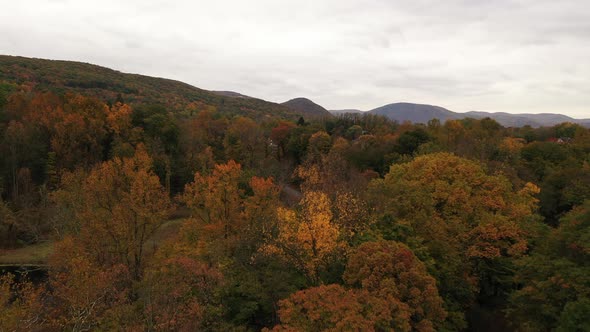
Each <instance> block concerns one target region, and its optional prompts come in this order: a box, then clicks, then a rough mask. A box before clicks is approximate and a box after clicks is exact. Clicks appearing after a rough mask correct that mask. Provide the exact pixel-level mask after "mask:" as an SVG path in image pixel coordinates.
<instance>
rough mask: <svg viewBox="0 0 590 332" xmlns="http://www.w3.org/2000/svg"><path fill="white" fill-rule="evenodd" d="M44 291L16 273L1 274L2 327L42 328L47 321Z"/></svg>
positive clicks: (6, 329)
mask: <svg viewBox="0 0 590 332" xmlns="http://www.w3.org/2000/svg"><path fill="white" fill-rule="evenodd" d="M44 300H45V299H44V298H43V291H42V288H41V287H35V285H33V283H31V282H30V281H27V280H21V281H20V282H18V281H17V280H16V278H15V276H14V275H12V274H10V273H6V274H4V275H2V276H0V328H2V330H3V331H33V330H41V329H42V328H43V327H44V326H45V323H46V319H47V315H46V311H45V308H44Z"/></svg>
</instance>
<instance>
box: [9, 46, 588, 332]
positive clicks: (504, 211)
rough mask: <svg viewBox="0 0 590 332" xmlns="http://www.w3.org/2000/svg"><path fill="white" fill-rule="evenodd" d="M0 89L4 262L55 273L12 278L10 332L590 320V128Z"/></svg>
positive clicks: (156, 85)
mask: <svg viewBox="0 0 590 332" xmlns="http://www.w3.org/2000/svg"><path fill="white" fill-rule="evenodd" d="M0 80H1V81H2V84H1V85H0V156H1V158H0V198H1V199H0V265H2V266H4V267H6V268H8V266H10V267H11V268H13V267H14V266H18V265H19V264H21V265H23V266H24V265H27V264H33V265H35V266H36V267H37V268H41V269H43V270H44V271H46V274H44V276H43V277H42V278H34V279H31V278H28V277H27V276H26V275H21V274H16V276H15V275H13V274H11V273H6V271H4V272H3V273H2V276H0V330H2V331H3V330H6V331H20V330H25V331H28V330H32V331H63V330H75V331H82V330H85V331H104V330H123V331H260V330H264V331H463V330H473V331H510V330H515V331H516V330H518V331H550V330H556V331H584V330H587V329H588V320H587V317H589V316H590V228H589V227H590V130H589V129H588V128H584V127H582V126H580V125H577V124H572V123H562V124H559V125H556V126H552V127H541V128H531V127H530V126H525V127H520V128H505V127H503V126H501V125H500V124H498V123H497V122H496V121H494V120H492V119H489V118H484V119H481V120H476V119H463V120H456V119H453V120H448V121H446V122H440V121H438V120H431V121H428V123H427V124H424V125H422V124H411V123H403V124H400V123H397V122H395V121H391V120H388V119H387V118H385V117H382V116H378V115H373V114H352V113H351V114H342V115H340V116H334V117H326V118H321V119H319V118H316V119H314V118H313V117H312V118H308V117H303V118H300V117H299V115H298V114H296V113H294V112H292V111H290V110H288V109H286V108H285V107H284V106H281V105H277V104H272V103H267V102H264V101H261V100H256V99H251V98H232V97H224V96H220V95H215V94H212V93H209V92H206V91H203V90H199V89H197V88H193V87H191V86H188V85H185V84H183V83H179V82H174V81H169V80H164V79H155V78H148V77H143V76H138V75H129V74H122V73H118V72H115V71H111V70H109V69H105V68H101V67H96V66H91V65H86V64H79V63H70V62H53V61H47V60H36V59H25V58H14V57H0ZM41 247H42V248H45V250H46V252H45V253H44V255H40V256H39V255H38V256H35V258H34V259H32V258H28V257H26V256H25V255H22V258H20V259H21V260H20V261H15V260H14V257H16V254H17V253H22V251H19V250H28V251H26V252H29V253H30V252H34V250H31V248H41ZM18 257H21V256H18ZM0 269H2V267H0Z"/></svg>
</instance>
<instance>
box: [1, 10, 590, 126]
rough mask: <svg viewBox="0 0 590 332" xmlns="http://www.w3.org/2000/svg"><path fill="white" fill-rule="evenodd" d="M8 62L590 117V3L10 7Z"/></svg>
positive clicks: (349, 98)
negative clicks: (66, 63)
mask: <svg viewBox="0 0 590 332" xmlns="http://www.w3.org/2000/svg"><path fill="white" fill-rule="evenodd" d="M0 8H2V10H0V54H9V55H20V56H28V57H38V58H48V59H60V60H74V61H82V62H89V63H93V64H98V65H101V66H105V67H109V68H113V69H116V70H120V71H123V72H131V73H139V74H144V75H150V76H159V77H165V78H171V79H176V80H180V81H183V82H186V83H189V84H192V85H194V86H197V87H200V88H203V89H208V90H231V91H236V92H240V93H242V94H246V95H249V96H253V97H258V98H262V99H265V100H269V101H274V102H283V101H286V100H289V99H291V98H295V97H307V98H309V99H311V100H313V101H315V102H316V103H318V104H320V105H322V106H324V107H326V108H327V109H345V108H346V109H348V108H355V109H361V110H370V109H373V108H376V107H379V106H382V105H385V104H389V103H393V102H401V101H405V102H415V103H425V104H433V105H438V106H442V107H445V108H448V109H450V110H452V111H456V112H467V111H490V112H509V113H562V114H566V115H570V116H573V117H576V118H590V1H589V0H559V1H555V0H445V1H441V0H408V1H406V0H399V1H396V0H362V1H361V0H358V1H357V0H314V1H307V0H296V1H292V0H236V1H229V0H209V1H201V0H193V1H188V0H187V1H173V0H168V1H160V0H101V1H87V0H44V1H41V0H19V1H14V0H0Z"/></svg>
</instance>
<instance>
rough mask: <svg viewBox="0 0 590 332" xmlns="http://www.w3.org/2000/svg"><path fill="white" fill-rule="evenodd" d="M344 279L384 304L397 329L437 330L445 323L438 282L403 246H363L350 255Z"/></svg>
mask: <svg viewBox="0 0 590 332" xmlns="http://www.w3.org/2000/svg"><path fill="white" fill-rule="evenodd" d="M343 278H344V281H345V282H346V283H347V284H348V285H350V286H352V287H355V288H360V289H363V290H366V291H367V292H369V294H371V295H373V296H374V297H376V298H379V299H381V300H383V301H384V306H385V308H387V310H388V311H389V315H390V316H391V317H392V321H391V322H390V325H389V326H388V327H389V328H391V329H393V330H398V329H400V330H410V327H411V329H412V330H415V331H435V330H437V329H438V328H440V327H441V324H442V322H443V321H444V320H445V317H446V311H445V309H444V308H443V301H442V299H441V297H440V296H439V295H438V289H437V287H436V280H435V279H434V278H433V277H432V276H430V275H429V274H428V272H427V271H426V267H425V265H424V264H423V263H422V262H421V261H420V260H419V259H418V258H417V257H416V256H415V255H414V253H413V252H412V251H411V250H410V248H408V247H407V246H406V245H404V244H402V243H399V242H393V241H381V242H367V243H363V244H362V245H360V246H359V247H358V248H356V249H355V250H354V252H353V253H352V254H351V255H350V256H349V259H348V263H347V264H346V271H345V273H344V276H343Z"/></svg>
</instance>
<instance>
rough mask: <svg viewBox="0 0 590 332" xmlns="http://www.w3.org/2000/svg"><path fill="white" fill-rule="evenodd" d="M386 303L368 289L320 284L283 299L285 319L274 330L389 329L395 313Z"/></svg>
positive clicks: (280, 311)
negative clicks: (388, 308)
mask: <svg viewBox="0 0 590 332" xmlns="http://www.w3.org/2000/svg"><path fill="white" fill-rule="evenodd" d="M383 304H384V303H383V302H382V301H380V300H379V299H377V298H374V297H371V296H370V295H369V294H368V293H367V292H363V291H356V290H349V289H346V288H344V287H342V286H340V285H336V284H331V285H320V286H317V287H313V288H308V289H305V290H302V291H299V292H296V293H294V294H293V295H291V296H290V297H289V298H287V299H284V300H282V301H280V302H279V307H280V309H279V318H280V322H281V323H280V324H279V325H277V326H275V327H274V328H273V329H272V331H309V332H311V331H381V330H386V329H387V326H389V324H388V323H389V320H391V316H390V314H389V312H388V311H387V310H386V306H385V305H383ZM263 331H267V330H263ZM400 331H409V330H408V329H405V330H404V329H400Z"/></svg>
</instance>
